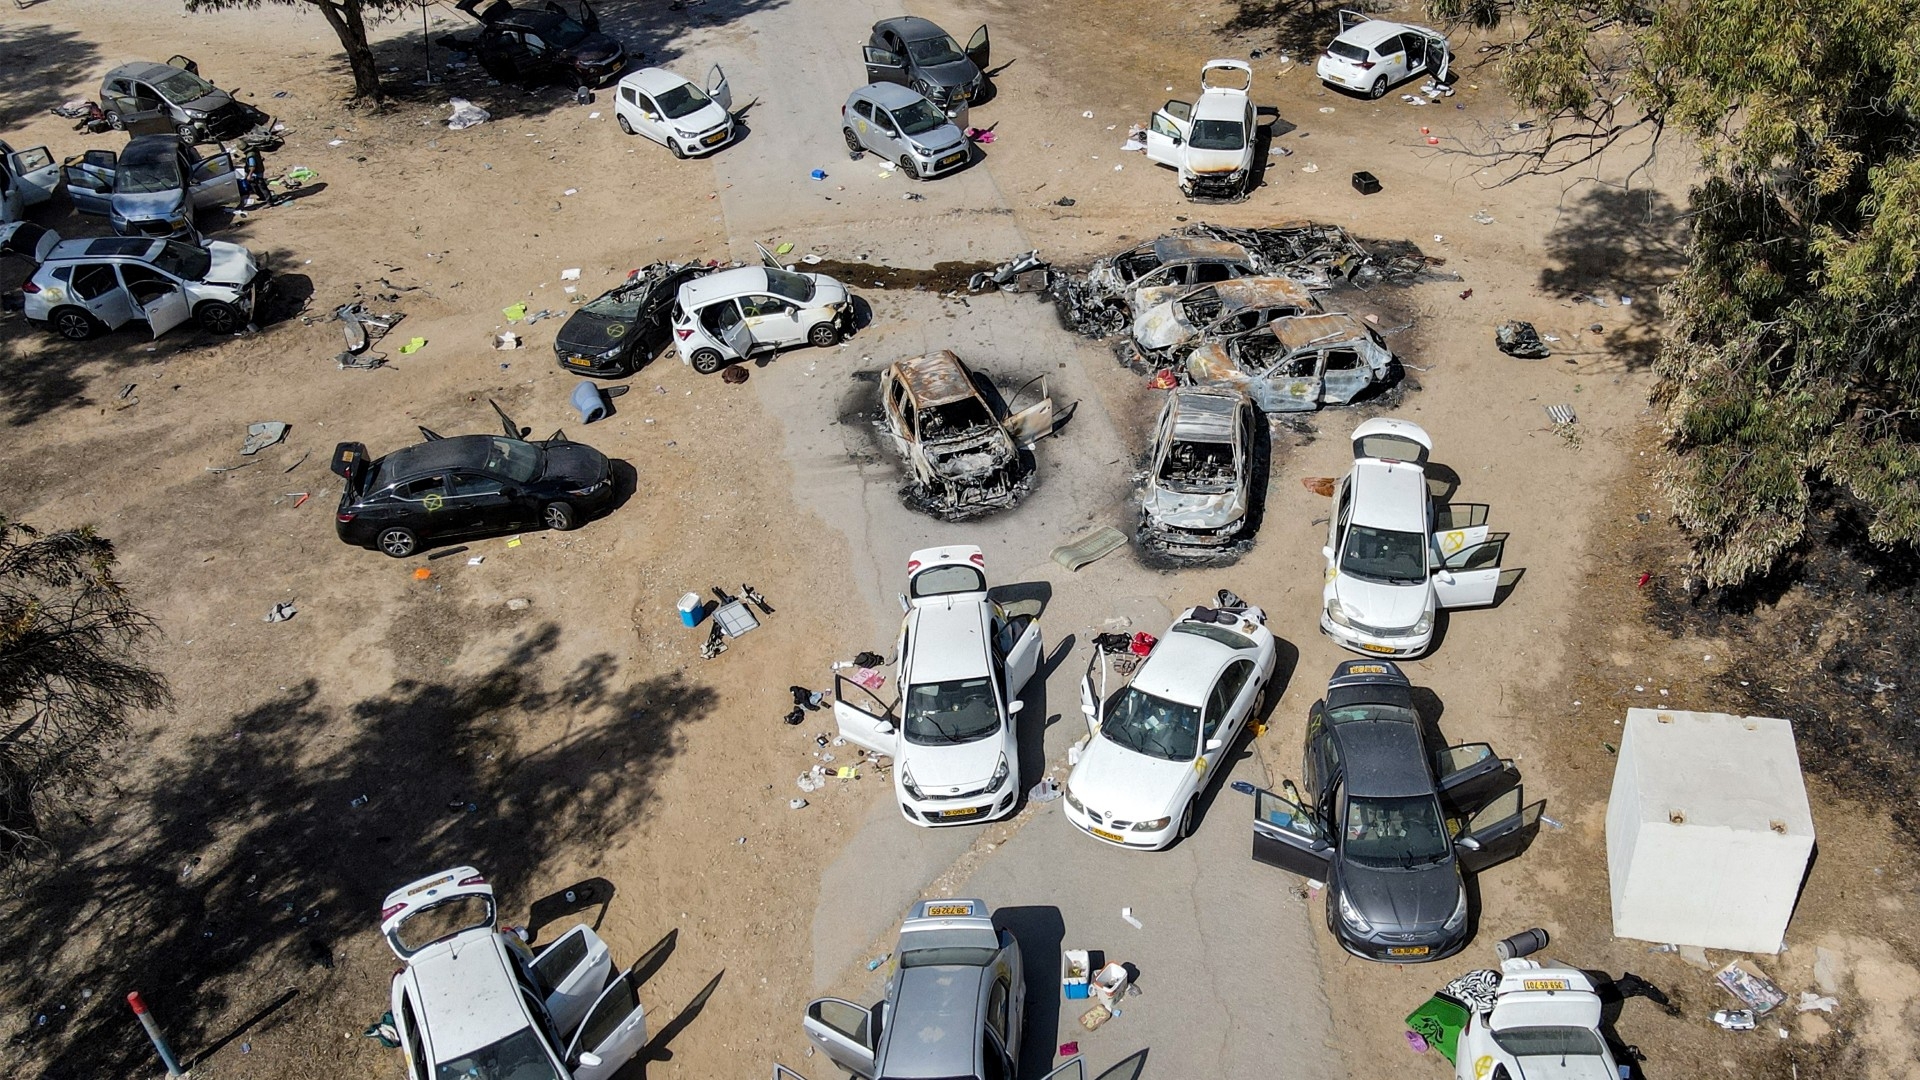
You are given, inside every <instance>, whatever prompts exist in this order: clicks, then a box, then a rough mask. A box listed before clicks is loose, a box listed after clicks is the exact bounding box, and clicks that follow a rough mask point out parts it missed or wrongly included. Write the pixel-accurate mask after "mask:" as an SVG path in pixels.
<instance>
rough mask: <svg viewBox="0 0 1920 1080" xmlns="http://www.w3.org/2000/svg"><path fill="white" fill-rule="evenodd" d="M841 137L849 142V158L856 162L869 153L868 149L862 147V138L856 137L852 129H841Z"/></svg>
mask: <svg viewBox="0 0 1920 1080" xmlns="http://www.w3.org/2000/svg"><path fill="white" fill-rule="evenodd" d="M840 137H841V138H843V139H845V140H847V156H849V157H851V158H853V159H854V160H855V161H858V160H860V156H861V155H862V154H865V153H866V152H867V148H866V147H864V146H861V145H860V136H858V135H855V134H854V133H853V129H852V128H841V129H840Z"/></svg>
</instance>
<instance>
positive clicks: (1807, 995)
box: [1794, 990, 1840, 1013]
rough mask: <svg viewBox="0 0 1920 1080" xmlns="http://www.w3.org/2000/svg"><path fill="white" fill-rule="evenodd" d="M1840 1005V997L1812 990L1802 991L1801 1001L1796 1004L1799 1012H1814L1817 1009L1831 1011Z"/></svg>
mask: <svg viewBox="0 0 1920 1080" xmlns="http://www.w3.org/2000/svg"><path fill="white" fill-rule="evenodd" d="M1839 1007H1840V999H1839V998H1836V997H1828V996H1824V995H1821V994H1816V993H1814V992H1813V991H1811V990H1802V991H1800V1001H1799V1003H1798V1004H1797V1005H1795V1006H1794V1008H1795V1010H1797V1011H1799V1012H1813V1011H1814V1010H1816V1009H1817V1010H1819V1011H1820V1012H1823V1013H1830V1012H1832V1011H1833V1010H1835V1009H1837V1008H1839Z"/></svg>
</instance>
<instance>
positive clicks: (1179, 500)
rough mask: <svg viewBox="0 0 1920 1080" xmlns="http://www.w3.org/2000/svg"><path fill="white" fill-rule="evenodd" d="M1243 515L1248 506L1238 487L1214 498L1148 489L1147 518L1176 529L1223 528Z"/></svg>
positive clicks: (1161, 488)
mask: <svg viewBox="0 0 1920 1080" xmlns="http://www.w3.org/2000/svg"><path fill="white" fill-rule="evenodd" d="M1246 513H1247V503H1246V500H1245V499H1244V498H1242V497H1241V492H1240V490H1239V489H1238V488H1235V489H1234V490H1232V491H1223V492H1220V493H1218V494H1214V495H1203V494H1193V495H1188V494H1182V493H1181V492H1178V491H1169V490H1168V489H1166V488H1163V487H1160V486H1158V485H1155V486H1153V487H1150V488H1148V489H1147V498H1146V514H1147V518H1148V519H1149V520H1151V521H1155V522H1158V523H1159V524H1161V525H1168V526H1172V527H1173V528H1176V529H1220V528H1225V527H1226V526H1228V525H1230V524H1232V523H1233V522H1236V521H1238V520H1240V519H1241V518H1242V517H1244V516H1246Z"/></svg>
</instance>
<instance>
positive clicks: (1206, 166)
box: [1187, 144, 1252, 174]
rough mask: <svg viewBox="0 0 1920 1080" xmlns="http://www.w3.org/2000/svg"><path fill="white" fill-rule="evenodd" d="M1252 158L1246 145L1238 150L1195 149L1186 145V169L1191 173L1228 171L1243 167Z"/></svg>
mask: <svg viewBox="0 0 1920 1080" xmlns="http://www.w3.org/2000/svg"><path fill="white" fill-rule="evenodd" d="M1251 160H1252V157H1251V151H1250V150H1248V148H1246V147H1244V146H1243V147H1241V148H1240V149H1238V150H1196V149H1194V148H1193V146H1192V145H1191V144H1189V145H1188V146H1187V171H1188V172H1192V173H1202V174H1204V173H1230V172H1233V171H1234V170H1235V169H1240V168H1245V167H1246V166H1247V164H1248V163H1249V162H1250V161H1251Z"/></svg>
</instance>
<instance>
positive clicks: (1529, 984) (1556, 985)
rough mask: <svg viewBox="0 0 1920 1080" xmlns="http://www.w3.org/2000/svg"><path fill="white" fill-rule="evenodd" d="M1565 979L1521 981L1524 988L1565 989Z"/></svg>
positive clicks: (1521, 987) (1521, 986)
mask: <svg viewBox="0 0 1920 1080" xmlns="http://www.w3.org/2000/svg"><path fill="white" fill-rule="evenodd" d="M1566 988H1567V980H1565V979H1526V980H1523V981H1522V982H1521V983H1520V989H1522V990H1565V989H1566Z"/></svg>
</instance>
